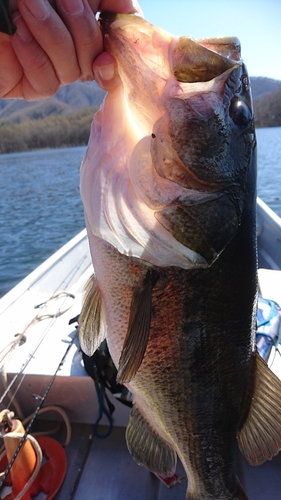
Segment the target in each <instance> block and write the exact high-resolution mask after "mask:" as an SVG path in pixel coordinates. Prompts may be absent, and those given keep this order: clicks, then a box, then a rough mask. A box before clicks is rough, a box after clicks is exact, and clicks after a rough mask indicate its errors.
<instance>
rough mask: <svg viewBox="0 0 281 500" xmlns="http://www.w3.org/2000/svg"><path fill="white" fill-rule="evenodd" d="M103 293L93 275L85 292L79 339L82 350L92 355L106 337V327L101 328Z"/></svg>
mask: <svg viewBox="0 0 281 500" xmlns="http://www.w3.org/2000/svg"><path fill="white" fill-rule="evenodd" d="M101 306H102V295H101V291H100V289H99V287H98V285H97V283H96V280H95V277H94V276H92V277H91V278H90V279H89V281H88V283H87V285H86V287H85V292H84V302H83V307H82V311H81V313H80V316H79V341H80V345H81V348H82V351H83V352H84V353H85V354H87V355H88V356H92V355H93V354H94V352H95V351H96V349H97V348H98V347H99V345H100V344H101V343H102V341H103V340H104V339H105V329H104V328H101Z"/></svg>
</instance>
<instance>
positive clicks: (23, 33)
mask: <svg viewBox="0 0 281 500" xmlns="http://www.w3.org/2000/svg"><path fill="white" fill-rule="evenodd" d="M11 20H12V22H13V23H14V24H15V25H16V27H17V31H16V34H17V36H19V37H20V38H21V39H22V40H23V41H24V42H31V40H32V39H33V36H32V34H31V32H30V31H29V29H28V27H27V26H26V24H25V22H24V21H23V18H22V17H21V15H20V13H19V12H13V14H11Z"/></svg>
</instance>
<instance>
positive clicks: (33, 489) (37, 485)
mask: <svg viewBox="0 0 281 500" xmlns="http://www.w3.org/2000/svg"><path fill="white" fill-rule="evenodd" d="M36 440H37V441H38V443H39V445H40V447H41V449H42V453H43V458H44V460H43V462H44V463H43V465H42V466H41V468H40V471H39V473H38V476H37V477H36V478H35V480H34V482H33V483H32V485H31V486H30V488H29V489H28V490H27V492H26V493H25V494H24V495H23V497H22V500H32V498H33V497H35V496H36V495H38V494H39V493H40V491H43V492H44V493H45V494H46V495H47V497H46V500H51V499H52V498H53V497H54V496H55V494H56V493H57V492H58V490H59V488H60V486H61V484H62V482H63V479H64V476H65V472H66V455H65V451H64V449H63V447H62V446H61V445H60V444H59V443H58V442H57V441H55V440H54V439H52V438H49V437H46V436H40V437H38V438H36ZM25 444H27V443H24V445H25ZM17 460H18V458H17V459H16V461H17ZM16 461H15V464H16ZM15 464H14V465H15ZM7 465H8V460H7V456H5V457H4V458H3V459H2V460H1V461H0V470H2V471H3V470H5V468H6V467H7ZM14 465H13V467H14ZM13 467H12V468H11V473H12V470H13ZM32 472H33V471H31V474H32ZM11 473H10V474H8V476H7V478H6V481H5V485H11V484H12V488H13V491H12V493H10V494H9V495H8V496H6V497H5V500H14V498H15V497H16V496H17V494H18V491H17V492H16V491H15V488H14V480H13V475H12V474H11ZM31 474H30V475H31ZM29 478H30V476H29V477H28V479H27V480H29ZM14 479H15V478H14ZM25 484H26V483H24V484H23V486H22V487H24V486H25Z"/></svg>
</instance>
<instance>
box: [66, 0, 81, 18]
mask: <svg viewBox="0 0 281 500" xmlns="http://www.w3.org/2000/svg"><path fill="white" fill-rule="evenodd" d="M61 4H62V6H63V8H64V10H66V12H68V13H69V14H72V15H75V14H81V13H82V12H83V10H84V4H83V2H82V0H61Z"/></svg>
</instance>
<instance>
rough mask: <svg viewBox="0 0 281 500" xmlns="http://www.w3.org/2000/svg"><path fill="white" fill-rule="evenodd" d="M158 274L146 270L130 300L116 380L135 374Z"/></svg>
mask: <svg viewBox="0 0 281 500" xmlns="http://www.w3.org/2000/svg"><path fill="white" fill-rule="evenodd" d="M158 277H159V274H158V272H157V271H155V270H154V269H150V270H149V271H147V273H146V276H145V279H144V282H143V285H142V286H140V287H138V288H136V290H135V291H134V293H133V298H132V302H131V309H130V317H129V324H128V330H127V335H126V338H125V341H124V345H123V349H122V352H121V356H120V360H119V370H118V376H117V381H118V382H119V384H124V382H130V380H132V378H133V377H134V376H135V375H136V373H137V371H138V369H139V367H140V365H141V363H142V360H143V357H144V353H145V350H146V346H147V342H148V337H149V330H150V321H151V313H152V289H153V287H154V285H155V284H156V282H157V280H158Z"/></svg>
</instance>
